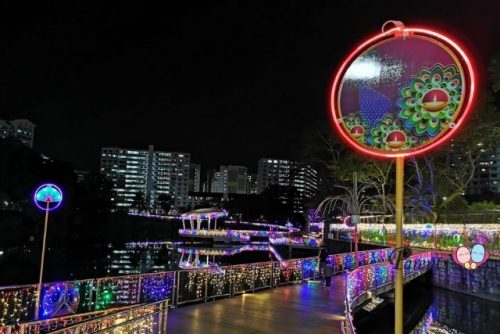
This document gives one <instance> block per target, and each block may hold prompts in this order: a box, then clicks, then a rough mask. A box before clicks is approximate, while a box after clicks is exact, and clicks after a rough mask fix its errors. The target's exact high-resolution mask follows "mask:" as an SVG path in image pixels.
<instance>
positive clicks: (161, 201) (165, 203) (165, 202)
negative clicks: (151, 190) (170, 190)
mask: <svg viewBox="0 0 500 334" xmlns="http://www.w3.org/2000/svg"><path fill="white" fill-rule="evenodd" d="M157 200H158V205H159V206H160V208H161V209H162V210H163V212H164V213H165V214H168V212H169V211H170V208H171V207H172V205H173V204H174V199H173V198H172V196H169V195H167V194H160V195H158V199H157Z"/></svg>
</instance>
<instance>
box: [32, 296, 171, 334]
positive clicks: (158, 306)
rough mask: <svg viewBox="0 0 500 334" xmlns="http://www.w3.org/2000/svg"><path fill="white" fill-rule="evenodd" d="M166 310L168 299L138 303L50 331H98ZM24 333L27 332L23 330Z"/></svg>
mask: <svg viewBox="0 0 500 334" xmlns="http://www.w3.org/2000/svg"><path fill="white" fill-rule="evenodd" d="M167 311H168V299H166V300H161V301H157V302H154V303H150V304H145V305H139V306H135V307H132V308H127V309H126V310H123V311H119V312H114V313H111V314H107V315H103V316H100V317H97V318H92V319H90V320H87V321H84V322H82V323H78V324H74V325H71V326H68V327H64V328H63V329H60V330H56V331H53V332H51V333H52V334H72V333H85V334H90V333H100V332H101V331H103V330H112V329H114V328H115V329H116V328H119V327H122V326H125V325H127V323H130V322H136V321H138V320H139V319H141V318H144V317H150V316H151V315H154V314H157V313H158V314H159V313H166V312H167ZM123 318H126V320H125V321H124V322H121V323H119V324H115V322H116V320H119V319H123ZM162 327H164V328H166V321H163V323H162ZM24 334H29V332H27V331H26V330H24Z"/></svg>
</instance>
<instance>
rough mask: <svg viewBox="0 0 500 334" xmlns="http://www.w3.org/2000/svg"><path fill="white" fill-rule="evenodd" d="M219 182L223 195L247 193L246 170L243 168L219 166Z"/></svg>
mask: <svg viewBox="0 0 500 334" xmlns="http://www.w3.org/2000/svg"><path fill="white" fill-rule="evenodd" d="M220 180H221V181H220V183H221V185H222V193H224V194H246V193H247V168H246V167H244V166H232V165H228V166H220Z"/></svg>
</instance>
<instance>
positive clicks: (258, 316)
mask: <svg viewBox="0 0 500 334" xmlns="http://www.w3.org/2000/svg"><path fill="white" fill-rule="evenodd" d="M345 279H346V274H340V275H337V276H334V277H332V287H331V288H330V289H326V288H323V287H321V286H320V284H319V282H318V281H310V282H305V283H302V284H297V285H288V286H283V287H279V288H275V289H268V290H262V291H258V292H255V293H253V294H244V295H241V296H237V297H233V298H226V299H220V300H216V301H212V302H208V303H204V304H196V305H190V306H185V307H180V308H177V309H174V310H170V311H169V313H168V324H167V327H168V330H167V332H168V333H169V334H177V333H183V334H184V333H201V334H205V333H206V334H211V333H218V334H219V333H237V334H264V333H270V334H271V333H272V334H277V333H289V334H295V333H297V334H299V333H300V334H303V333H314V334H321V333H329V334H334V333H340V320H342V319H343V318H344V294H345Z"/></svg>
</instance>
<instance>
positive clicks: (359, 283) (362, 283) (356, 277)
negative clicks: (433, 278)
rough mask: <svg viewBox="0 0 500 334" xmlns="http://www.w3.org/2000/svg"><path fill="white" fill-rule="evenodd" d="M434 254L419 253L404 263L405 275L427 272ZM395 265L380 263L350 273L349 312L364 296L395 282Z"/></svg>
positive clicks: (347, 296) (348, 280)
mask: <svg viewBox="0 0 500 334" xmlns="http://www.w3.org/2000/svg"><path fill="white" fill-rule="evenodd" d="M431 260H432V254H431V253H430V252H427V253H418V254H415V255H412V256H411V257H409V258H408V259H406V260H405V261H404V263H403V268H404V275H405V276H408V275H410V274H413V273H415V272H419V271H421V270H423V271H427V270H429V269H430V266H431V263H432V261H431ZM394 276H395V269H394V265H392V264H388V263H379V264H374V265H369V266H364V267H359V268H357V269H355V270H353V271H352V272H350V273H349V276H348V277H347V285H346V298H347V304H348V305H347V307H348V309H349V310H352V308H353V307H354V306H355V303H356V301H357V300H358V299H359V297H361V296H362V295H363V294H365V293H367V292H369V291H370V290H375V289H376V288H377V287H380V286H382V285H386V284H391V283H393V282H394Z"/></svg>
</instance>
